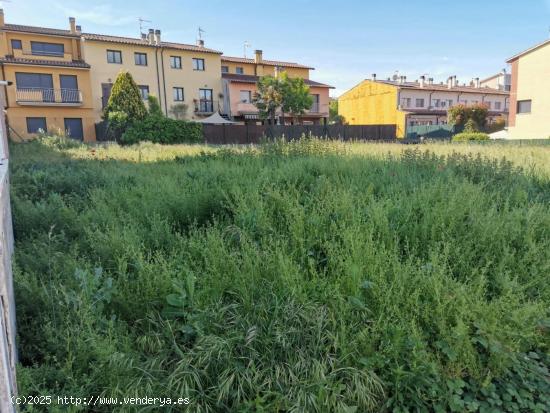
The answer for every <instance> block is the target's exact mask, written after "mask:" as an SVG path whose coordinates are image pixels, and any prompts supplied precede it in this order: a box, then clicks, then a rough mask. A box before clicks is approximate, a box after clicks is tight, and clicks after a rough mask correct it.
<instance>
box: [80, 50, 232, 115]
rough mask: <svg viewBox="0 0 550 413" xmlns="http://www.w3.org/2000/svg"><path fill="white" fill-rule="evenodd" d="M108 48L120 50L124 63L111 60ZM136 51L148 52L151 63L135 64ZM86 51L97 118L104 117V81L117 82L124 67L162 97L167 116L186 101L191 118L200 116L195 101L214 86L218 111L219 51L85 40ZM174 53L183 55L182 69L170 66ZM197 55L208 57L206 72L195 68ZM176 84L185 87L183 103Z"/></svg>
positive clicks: (136, 80)
mask: <svg viewBox="0 0 550 413" xmlns="http://www.w3.org/2000/svg"><path fill="white" fill-rule="evenodd" d="M107 50H117V51H120V52H121V53H122V64H115V63H107ZM135 53H145V54H146V55H147V66H140V65H136V64H135V61H134V54H135ZM83 54H84V56H85V59H86V62H87V63H88V64H90V65H91V66H92V71H91V85H92V99H93V108H94V114H95V117H96V121H99V120H100V119H101V115H102V113H103V109H102V95H103V91H102V84H103V83H114V81H115V80H116V78H117V76H118V74H119V73H120V71H121V70H125V71H128V72H130V74H131V75H132V77H133V78H134V80H135V82H136V83H137V84H138V85H143V86H148V87H149V93H150V94H151V95H153V96H156V97H157V98H159V100H160V103H161V107H162V109H163V111H167V115H170V114H171V113H170V108H171V107H172V106H173V105H174V104H179V103H184V104H186V105H187V106H188V110H187V119H200V118H201V117H200V116H196V115H195V113H194V100H195V99H199V89H212V95H213V100H214V101H215V105H214V106H215V107H214V109H215V110H217V103H218V102H220V99H219V96H218V95H219V94H220V93H221V90H222V86H221V63H220V55H219V54H215V53H206V52H202V53H201V52H200V51H187V50H179V49H172V48H162V49H161V48H157V47H150V46H141V45H128V44H123V43H113V42H104V41H96V40H84V42H83ZM171 56H178V57H181V62H182V68H181V69H175V68H171V67H170V57H171ZM193 58H199V59H204V67H205V70H204V71H199V70H193V61H192V59H193ZM157 64H158V71H157ZM163 65H164V72H163V70H162V68H163ZM163 75H164V77H163ZM174 87H182V88H183V89H184V101H183V102H179V101H178V102H176V101H174V92H173V88H174ZM220 103H221V102H220Z"/></svg>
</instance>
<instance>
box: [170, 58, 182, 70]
mask: <svg viewBox="0 0 550 413" xmlns="http://www.w3.org/2000/svg"><path fill="white" fill-rule="evenodd" d="M170 67H171V68H172V69H181V57H179V56H170Z"/></svg>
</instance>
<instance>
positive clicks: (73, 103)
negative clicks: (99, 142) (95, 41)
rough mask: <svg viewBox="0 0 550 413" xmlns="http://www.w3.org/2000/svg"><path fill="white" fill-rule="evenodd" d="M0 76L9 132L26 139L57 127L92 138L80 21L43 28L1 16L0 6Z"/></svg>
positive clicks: (88, 74)
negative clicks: (62, 27)
mask: <svg viewBox="0 0 550 413" xmlns="http://www.w3.org/2000/svg"><path fill="white" fill-rule="evenodd" d="M0 65H1V68H0V69H1V70H0V76H1V79H2V80H6V81H8V82H11V84H12V86H9V87H7V88H6V101H7V102H6V103H7V108H6V114H7V122H8V126H9V130H10V135H11V136H12V137H13V138H14V139H16V140H17V139H19V140H20V139H26V138H28V137H30V136H34V135H35V134H36V133H38V132H39V131H40V130H44V131H45V130H60V131H66V133H67V134H68V135H70V136H72V137H73V138H75V139H84V140H89V141H93V140H95V126H94V123H95V116H94V109H93V99H92V91H91V88H90V72H91V67H90V65H89V64H88V63H87V62H86V61H85V60H84V58H83V56H82V49H81V44H80V33H79V27H78V26H76V22H75V20H74V19H73V18H71V19H69V29H68V30H60V29H48V28H43V27H31V26H23V25H16V24H7V23H5V21H4V12H3V10H0Z"/></svg>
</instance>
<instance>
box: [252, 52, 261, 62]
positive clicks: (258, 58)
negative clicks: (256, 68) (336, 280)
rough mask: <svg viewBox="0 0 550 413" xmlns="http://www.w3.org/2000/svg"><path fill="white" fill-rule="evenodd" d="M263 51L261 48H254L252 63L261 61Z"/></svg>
mask: <svg viewBox="0 0 550 413" xmlns="http://www.w3.org/2000/svg"><path fill="white" fill-rule="evenodd" d="M262 58H263V52H262V51H261V50H254V63H262Z"/></svg>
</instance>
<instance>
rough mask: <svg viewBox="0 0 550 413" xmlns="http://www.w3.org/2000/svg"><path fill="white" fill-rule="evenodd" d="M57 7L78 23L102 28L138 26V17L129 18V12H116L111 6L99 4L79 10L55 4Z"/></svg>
mask: <svg viewBox="0 0 550 413" xmlns="http://www.w3.org/2000/svg"><path fill="white" fill-rule="evenodd" d="M55 7H56V8H58V9H59V10H60V11H61V12H63V13H64V14H65V16H66V17H71V16H72V17H75V18H76V20H77V22H78V21H83V22H89V23H93V24H97V25H101V26H127V25H129V24H131V23H134V24H136V25H137V24H138V17H134V16H128V11H127V10H120V11H119V10H115V9H114V8H113V7H112V6H111V5H110V4H99V5H96V6H92V7H87V8H85V9H78V8H73V7H67V6H66V5H64V4H61V3H55Z"/></svg>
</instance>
